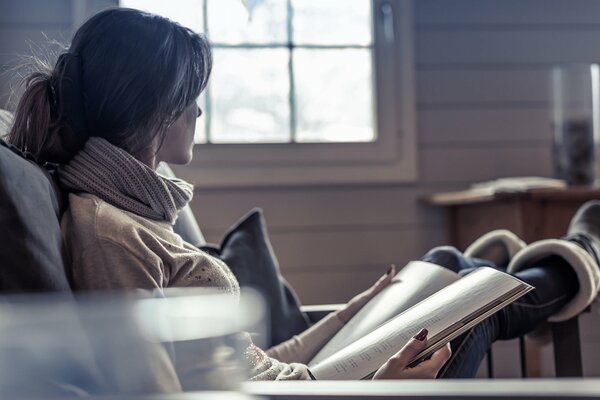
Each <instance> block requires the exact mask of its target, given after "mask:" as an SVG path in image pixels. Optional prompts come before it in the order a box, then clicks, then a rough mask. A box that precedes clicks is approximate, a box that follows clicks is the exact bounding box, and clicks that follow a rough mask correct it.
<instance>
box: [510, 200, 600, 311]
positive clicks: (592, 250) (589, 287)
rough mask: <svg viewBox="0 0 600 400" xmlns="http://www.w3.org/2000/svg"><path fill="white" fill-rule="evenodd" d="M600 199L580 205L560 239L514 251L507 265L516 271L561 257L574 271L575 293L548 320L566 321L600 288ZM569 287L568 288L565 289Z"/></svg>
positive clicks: (542, 241) (591, 298)
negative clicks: (575, 277)
mask: <svg viewBox="0 0 600 400" xmlns="http://www.w3.org/2000/svg"><path fill="white" fill-rule="evenodd" d="M599 255H600V201H590V202H587V203H585V204H584V205H583V206H581V207H580V208H579V210H578V211H577V213H575V216H574V217H573V219H572V220H571V223H570V225H569V230H568V233H567V235H566V236H565V237H563V238H562V239H545V240H540V241H538V242H535V243H532V244H530V245H528V246H527V247H525V248H524V249H523V250H522V251H520V252H519V253H517V254H516V255H515V257H514V258H513V259H512V260H511V262H510V264H509V266H508V272H511V273H515V272H518V271H522V270H525V269H528V268H531V267H534V266H536V265H541V264H544V263H545V262H546V261H547V260H548V259H549V258H551V257H560V258H562V259H563V260H564V261H565V262H564V263H562V265H564V266H565V267H567V268H568V267H570V268H572V270H573V271H575V273H576V274H577V280H578V282H579V287H578V288H577V294H576V295H575V296H574V297H573V298H572V299H571V301H570V302H569V303H568V304H567V305H565V306H564V307H563V308H562V309H561V310H560V311H559V312H558V313H556V314H554V315H553V316H551V317H550V318H549V319H548V320H549V321H551V322H558V321H565V320H567V319H570V318H573V317H575V316H576V315H578V314H579V313H580V312H581V311H583V310H584V309H585V308H586V307H587V306H588V305H589V304H590V303H591V302H592V301H593V300H594V299H595V298H596V296H597V295H598V291H599V290H600V267H599V265H600V263H599V258H598V256H599ZM556 284H557V285H560V284H561V282H556ZM566 289H571V288H566Z"/></svg>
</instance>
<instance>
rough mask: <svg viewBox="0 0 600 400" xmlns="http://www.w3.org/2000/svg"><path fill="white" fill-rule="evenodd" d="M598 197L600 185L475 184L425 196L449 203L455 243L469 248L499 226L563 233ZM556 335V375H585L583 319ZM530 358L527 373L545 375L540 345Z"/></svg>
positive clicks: (529, 235)
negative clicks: (491, 187) (508, 188)
mask: <svg viewBox="0 0 600 400" xmlns="http://www.w3.org/2000/svg"><path fill="white" fill-rule="evenodd" d="M592 199H600V189H599V188H583V187H582V188H565V189H531V190H527V191H522V192H513V193H507V192H503V193H493V192H490V191H486V190H480V189H475V190H466V191H462V192H448V193H437V194H433V195H431V196H429V197H427V198H426V199H425V201H426V203H428V204H430V205H433V206H442V207H447V208H448V214H449V224H448V228H449V237H450V242H451V244H452V245H453V246H456V247H457V248H458V249H461V250H464V249H465V248H466V247H467V246H468V245H469V244H471V243H472V242H473V241H474V240H475V239H477V238H478V237H480V236H481V235H483V234H484V233H486V232H489V231H491V230H494V229H508V230H510V231H512V232H514V233H515V234H516V235H517V236H519V237H520V238H522V239H523V240H524V241H525V242H527V243H531V242H533V241H536V240H540V239H547V238H560V237H561V236H563V235H564V234H565V233H566V232H567V228H568V226H569V221H570V220H571V218H572V217H573V215H574V214H575V212H576V211H577V209H578V208H579V207H580V206H581V205H582V204H583V203H585V202H586V201H588V200H592ZM552 334H553V344H554V359H555V366H556V376H557V377H568V376H582V375H583V369H582V362H581V343H580V337H579V324H578V319H577V318H573V319H571V320H569V321H565V322H561V323H555V324H552ZM575 349H579V351H576V350H575ZM536 359H537V362H536ZM527 360H528V363H529V366H528V367H527V366H523V368H524V374H525V375H528V376H539V374H540V371H539V370H540V368H539V365H536V364H539V362H540V355H539V349H536V348H534V347H532V346H527Z"/></svg>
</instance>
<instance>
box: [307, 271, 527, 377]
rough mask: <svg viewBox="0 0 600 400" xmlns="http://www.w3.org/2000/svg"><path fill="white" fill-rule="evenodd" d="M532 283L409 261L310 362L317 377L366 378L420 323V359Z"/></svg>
mask: <svg viewBox="0 0 600 400" xmlns="http://www.w3.org/2000/svg"><path fill="white" fill-rule="evenodd" d="M533 289H534V288H533V286H531V285H528V284H527V283H525V282H522V281H521V280H519V279H517V278H515V277H514V276H512V275H509V274H507V273H505V272H502V271H499V270H497V269H494V268H489V267H480V268H477V269H475V270H474V271H473V272H471V273H469V274H467V275H466V276H464V277H460V276H459V275H458V274H457V273H455V272H453V271H450V270H448V269H446V268H443V267H441V266H439V265H436V264H432V263H428V262H424V261H412V262H410V263H409V264H407V265H406V266H405V267H404V268H402V269H401V270H400V271H399V272H398V273H397V274H396V276H395V277H394V278H393V279H392V282H391V283H390V285H389V286H387V287H386V288H385V289H383V290H382V291H381V292H380V293H378V294H377V295H376V296H375V297H374V298H373V299H371V300H370V301H369V303H367V304H366V305H365V306H364V307H363V308H362V309H361V310H360V311H359V312H358V313H356V315H355V316H354V317H353V318H352V319H351V320H350V321H348V323H347V324H346V325H345V326H344V327H343V328H342V329H340V331H339V332H337V333H336V335H335V336H334V337H333V338H332V339H331V340H330V341H329V342H328V343H327V344H326V345H325V346H324V347H323V348H322V349H321V350H320V351H319V353H317V354H316V355H315V357H314V358H313V359H312V360H311V361H310V362H309V364H308V365H309V367H310V370H311V372H312V373H313V374H314V375H315V377H316V378H317V379H323V380H325V379H332V380H335V379H369V378H370V377H372V376H373V374H374V373H375V372H376V371H377V369H379V367H381V365H383V364H384V363H385V362H386V360H387V359H388V358H390V357H391V356H392V355H394V354H395V353H396V352H397V351H398V350H400V349H401V348H402V347H403V346H404V345H405V344H406V343H407V342H408V341H409V340H410V338H411V337H413V336H414V335H415V334H416V333H417V332H418V331H419V330H421V329H422V328H427V330H428V331H429V335H428V338H427V347H426V348H425V350H423V351H422V352H421V353H420V354H418V355H417V356H416V357H415V359H414V360H412V362H417V361H419V360H423V359H425V358H427V357H428V356H430V355H431V354H433V353H434V352H435V351H437V350H438V349H440V348H441V347H443V346H444V345H445V344H446V343H448V342H449V341H451V340H453V339H454V338H456V337H458V336H459V335H461V334H462V333H464V332H466V331H467V330H468V329H470V328H472V327H473V326H475V325H476V324H478V323H479V322H481V321H483V320H484V319H485V318H488V317H489V316H491V315H492V314H494V313H495V312H497V311H499V310H500V309H502V308H503V307H506V306H507V305H509V304H510V303H512V302H513V301H515V300H517V299H518V298H520V297H521V296H523V295H524V294H526V293H527V292H529V291H531V290H533Z"/></svg>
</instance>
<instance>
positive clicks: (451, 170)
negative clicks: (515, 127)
mask: <svg viewBox="0 0 600 400" xmlns="http://www.w3.org/2000/svg"><path fill="white" fill-rule="evenodd" d="M550 148H551V146H550V144H548V145H532V146H529V147H525V146H521V147H515V148H497V147H494V146H488V147H482V146H480V147H473V148H444V147H439V148H423V149H421V152H420V156H419V160H420V161H419V182H425V183H427V182H438V183H448V182H464V183H465V184H468V183H473V182H479V181H486V180H490V179H496V178H501V177H509V176H550V175H551V171H552V168H551V165H552V163H551V151H550Z"/></svg>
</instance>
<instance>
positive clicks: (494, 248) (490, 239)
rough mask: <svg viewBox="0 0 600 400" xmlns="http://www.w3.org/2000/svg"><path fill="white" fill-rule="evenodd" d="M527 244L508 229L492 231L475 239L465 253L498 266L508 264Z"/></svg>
mask: <svg viewBox="0 0 600 400" xmlns="http://www.w3.org/2000/svg"><path fill="white" fill-rule="evenodd" d="M525 246H526V243H525V242H524V241H522V240H521V239H519V237H518V236H517V235H515V234H514V233H512V232H511V231H509V230H506V229H498V230H495V231H491V232H488V233H486V234H485V235H483V236H481V237H480V238H479V239H477V240H475V241H474V242H473V243H472V244H471V245H470V246H469V247H467V249H466V250H465V252H464V253H463V254H464V256H465V257H468V258H482V259H484V260H489V261H492V262H493V263H494V264H496V266H498V267H502V266H506V265H507V264H508V263H509V262H510V260H511V259H512V258H513V257H514V255H515V254H517V253H518V252H519V251H521V250H522V249H523V248H524V247H525Z"/></svg>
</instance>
